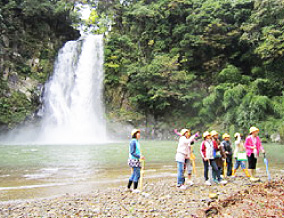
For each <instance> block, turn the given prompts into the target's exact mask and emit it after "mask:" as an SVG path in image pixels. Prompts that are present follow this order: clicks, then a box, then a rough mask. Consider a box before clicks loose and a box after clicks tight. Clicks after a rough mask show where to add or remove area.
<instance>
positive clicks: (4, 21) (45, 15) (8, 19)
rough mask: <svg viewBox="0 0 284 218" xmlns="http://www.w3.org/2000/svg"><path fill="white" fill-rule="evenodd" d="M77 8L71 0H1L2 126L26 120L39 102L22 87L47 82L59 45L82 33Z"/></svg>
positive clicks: (0, 107)
mask: <svg viewBox="0 0 284 218" xmlns="http://www.w3.org/2000/svg"><path fill="white" fill-rule="evenodd" d="M73 8H74V2H72V1H67V0H52V1H50V0H29V1H25V0H2V1H1V2H0V73H1V85H0V88H1V95H0V102H1V104H0V126H1V125H9V126H12V125H13V124H15V123H18V122H20V121H23V120H24V119H25V118H26V116H28V115H30V114H31V113H32V112H33V110H34V109H35V107H36V106H37V103H36V102H33V99H32V98H28V97H27V96H28V94H27V93H23V92H22V91H21V90H20V89H21V81H23V80H26V79H27V78H30V79H31V80H33V81H35V84H40V83H44V82H45V81H46V80H47V78H48V76H49V75H50V74H51V73H52V69H53V63H54V59H55V56H56V54H57V51H58V49H59V48H60V47H62V45H63V44H64V42H66V41H68V40H71V39H76V38H78V37H79V33H78V31H76V30H74V29H73V27H72V24H73V23H74V22H76V19H77V16H76V14H75V13H74V12H73ZM34 88H36V87H34ZM30 92H33V90H30Z"/></svg>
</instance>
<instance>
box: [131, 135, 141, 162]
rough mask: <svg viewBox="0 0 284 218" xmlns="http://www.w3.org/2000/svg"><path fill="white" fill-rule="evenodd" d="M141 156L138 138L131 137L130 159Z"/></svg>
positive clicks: (137, 158)
mask: <svg viewBox="0 0 284 218" xmlns="http://www.w3.org/2000/svg"><path fill="white" fill-rule="evenodd" d="M140 156H141V152H140V144H139V142H138V140H137V139H131V141H130V145H129V159H136V160H139V159H140Z"/></svg>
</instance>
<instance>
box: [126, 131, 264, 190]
mask: <svg viewBox="0 0 284 218" xmlns="http://www.w3.org/2000/svg"><path fill="white" fill-rule="evenodd" d="M175 133H176V134H177V135H178V136H179V142H178V146H177V152H176V156H175V160H176V162H177V187H178V188H180V189H186V187H187V186H186V184H185V177H184V173H185V171H187V176H188V180H187V185H190V186H191V185H193V184H194V183H193V181H192V179H191V175H192V172H193V170H194V169H195V167H194V166H195V155H194V153H193V145H194V143H195V142H196V139H197V138H198V137H199V132H196V133H195V134H193V135H192V134H191V132H190V130H189V129H182V130H181V131H180V132H178V131H177V130H175ZM258 133H259V129H258V128H256V127H251V128H250V130H249V136H248V137H247V138H246V139H245V141H244V140H243V138H242V135H241V134H240V133H235V134H234V138H235V146H234V149H233V146H232V143H231V136H230V135H229V134H228V133H225V134H223V135H222V139H223V140H222V141H220V140H219V134H218V132H217V131H215V130H213V131H211V132H209V131H206V132H204V133H203V134H202V138H203V140H202V142H201V145H200V154H201V157H202V161H203V165H204V179H205V185H211V182H210V180H209V175H208V174H209V169H210V166H211V169H212V178H213V181H214V182H215V183H217V184H226V183H227V181H226V180H224V179H223V178H224V177H226V176H228V177H234V176H235V174H236V171H237V170H238V168H239V167H241V168H242V170H243V171H244V173H245V175H246V176H247V177H249V178H250V180H251V181H252V182H256V181H259V178H257V177H256V164H257V158H258V156H259V153H260V152H262V153H265V150H264V149H263V147H262V144H261V141H260V138H259V136H258ZM131 137H132V139H131V141H130V145H129V159H128V165H129V166H130V167H131V168H132V174H131V177H130V178H129V182H128V186H127V187H128V189H130V188H131V185H132V183H133V184H134V191H137V187H138V182H139V178H140V168H141V165H140V160H144V159H145V158H144V156H142V155H141V150H140V144H139V141H138V140H139V139H140V130H139V129H134V130H132V132H131ZM233 160H235V163H234V164H233ZM246 161H247V162H248V169H247V168H246ZM233 166H234V167H233ZM222 175H223V176H222Z"/></svg>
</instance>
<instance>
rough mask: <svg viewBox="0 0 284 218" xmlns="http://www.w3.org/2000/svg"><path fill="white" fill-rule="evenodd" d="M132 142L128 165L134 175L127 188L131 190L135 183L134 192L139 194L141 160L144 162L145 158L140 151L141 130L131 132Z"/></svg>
mask: <svg viewBox="0 0 284 218" xmlns="http://www.w3.org/2000/svg"><path fill="white" fill-rule="evenodd" d="M131 137H132V139H131V141H130V144H129V158H128V165H129V166H130V167H131V168H132V174H131V176H130V178H129V181H128V185H127V188H128V190H130V188H131V185H132V183H133V186H134V191H133V192H139V191H138V190H137V187H138V182H139V179H140V168H141V165H140V159H141V160H144V159H145V157H144V156H142V154H141V150H140V144H139V141H138V140H139V139H140V130H139V129H133V130H132V131H131Z"/></svg>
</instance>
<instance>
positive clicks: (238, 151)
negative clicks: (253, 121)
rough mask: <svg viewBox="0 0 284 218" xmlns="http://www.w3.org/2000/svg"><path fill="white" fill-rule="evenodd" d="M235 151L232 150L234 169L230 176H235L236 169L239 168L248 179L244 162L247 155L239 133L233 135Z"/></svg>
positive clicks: (248, 175)
mask: <svg viewBox="0 0 284 218" xmlns="http://www.w3.org/2000/svg"><path fill="white" fill-rule="evenodd" d="M234 137H235V150H234V155H233V156H234V158H235V160H236V162H235V165H234V169H233V172H232V176H233V177H234V176H235V175H236V171H237V169H238V168H239V167H240V166H241V168H242V170H243V171H244V173H245V174H246V176H247V177H250V174H249V172H248V170H247V169H246V164H245V161H247V155H246V153H245V147H244V142H243V140H242V135H241V134H240V133H238V132H237V133H235V135H234Z"/></svg>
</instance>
